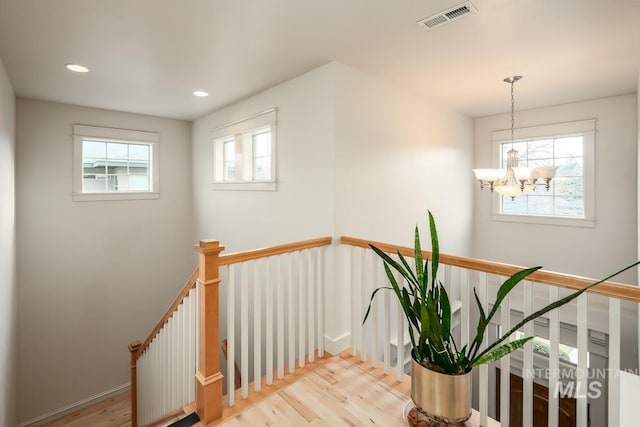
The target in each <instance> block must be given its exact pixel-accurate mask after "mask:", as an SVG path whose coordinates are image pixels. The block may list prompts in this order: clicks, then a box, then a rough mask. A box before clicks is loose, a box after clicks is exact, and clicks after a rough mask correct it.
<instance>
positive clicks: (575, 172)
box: [493, 120, 595, 227]
mask: <svg viewBox="0 0 640 427" xmlns="http://www.w3.org/2000/svg"><path fill="white" fill-rule="evenodd" d="M503 132H505V131H498V132H494V133H493V138H494V142H495V143H497V145H498V146H497V150H496V151H497V156H498V158H499V160H498V164H500V165H501V167H503V168H504V167H506V160H507V152H508V151H509V150H510V149H511V148H512V147H513V148H514V149H516V150H517V151H518V160H519V164H520V165H521V166H530V167H534V166H544V165H547V166H550V165H553V166H558V169H557V171H556V176H555V177H554V178H553V180H552V181H551V183H550V186H549V190H548V191H547V189H546V188H545V186H544V185H538V186H536V188H535V190H533V191H531V192H530V193H528V194H526V195H524V196H518V197H516V198H515V199H511V197H505V196H499V197H496V201H495V205H494V219H497V220H501V221H516V222H532V223H544V224H555V225H575V226H587V227H589V226H593V225H594V220H593V216H594V215H593V214H594V211H593V191H594V182H593V179H594V173H593V163H594V159H593V157H594V154H593V153H594V133H595V121H594V120H585V121H581V122H571V123H562V124H556V125H546V126H535V127H531V128H520V129H516V133H515V136H514V141H513V142H511V141H510V140H508V141H505V140H503V139H502V137H504V136H506V135H504V133H503Z"/></svg>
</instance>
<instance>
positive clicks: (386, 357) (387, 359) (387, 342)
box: [381, 291, 391, 375]
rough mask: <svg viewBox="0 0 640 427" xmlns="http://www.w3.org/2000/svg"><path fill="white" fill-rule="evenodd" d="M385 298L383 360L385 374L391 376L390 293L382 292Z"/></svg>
mask: <svg viewBox="0 0 640 427" xmlns="http://www.w3.org/2000/svg"><path fill="white" fill-rule="evenodd" d="M381 294H382V295H381V296H382V297H383V300H382V303H383V304H384V311H383V313H382V316H383V317H382V325H383V326H382V329H383V336H384V338H383V345H384V351H383V355H382V359H383V361H384V373H385V374H386V375H389V373H390V372H391V302H390V300H389V292H386V291H381Z"/></svg>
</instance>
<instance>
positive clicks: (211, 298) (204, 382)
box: [196, 240, 224, 425]
mask: <svg viewBox="0 0 640 427" xmlns="http://www.w3.org/2000/svg"><path fill="white" fill-rule="evenodd" d="M223 250H224V247H223V246H220V242H218V241H217V240H201V241H200V243H199V244H198V245H197V246H196V251H198V252H199V255H198V280H197V284H198V322H199V327H200V332H199V337H198V347H199V348H198V351H199V357H200V359H199V366H198V372H197V373H196V412H197V414H198V417H200V421H201V422H202V424H204V425H206V424H208V423H210V422H212V421H213V420H216V419H218V418H220V417H221V416H222V378H223V376H222V374H221V373H220V350H219V349H220V333H219V328H220V305H219V304H220V303H219V299H220V298H219V288H218V286H219V284H220V274H219V271H218V269H219V265H220V263H219V259H218V255H219V254H220V252H222V251H223Z"/></svg>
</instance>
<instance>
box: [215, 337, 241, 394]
mask: <svg viewBox="0 0 640 427" xmlns="http://www.w3.org/2000/svg"><path fill="white" fill-rule="evenodd" d="M220 346H221V347H222V352H223V353H224V358H225V359H227V339H226V338H225V339H223V340H222V344H220ZM227 360H228V359H227ZM233 366H234V367H235V372H234V374H235V375H234V378H235V383H236V388H240V387H241V385H242V378H241V377H240V369H238V364H237V363H234V365H233Z"/></svg>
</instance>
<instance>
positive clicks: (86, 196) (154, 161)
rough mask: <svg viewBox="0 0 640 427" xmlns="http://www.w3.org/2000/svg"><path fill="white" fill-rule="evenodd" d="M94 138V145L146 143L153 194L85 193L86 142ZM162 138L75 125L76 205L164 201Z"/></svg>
mask: <svg viewBox="0 0 640 427" xmlns="http://www.w3.org/2000/svg"><path fill="white" fill-rule="evenodd" d="M86 138H91V140H93V141H104V142H123V143H143V144H147V145H149V147H150V149H151V150H150V152H151V159H149V160H150V164H149V174H150V177H151V191H127V192H120V193H117V192H112V193H83V192H82V173H83V171H82V141H83V139H86ZM159 142H160V135H159V134H158V133H156V132H143V131H137V130H127V129H116V128H107V127H98V126H88V125H73V193H72V198H73V201H74V202H91V201H101V200H105V201H107V200H150V199H158V198H160V191H159V190H160V178H159V175H160V174H159V168H158V164H159V162H158V151H159Z"/></svg>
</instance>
